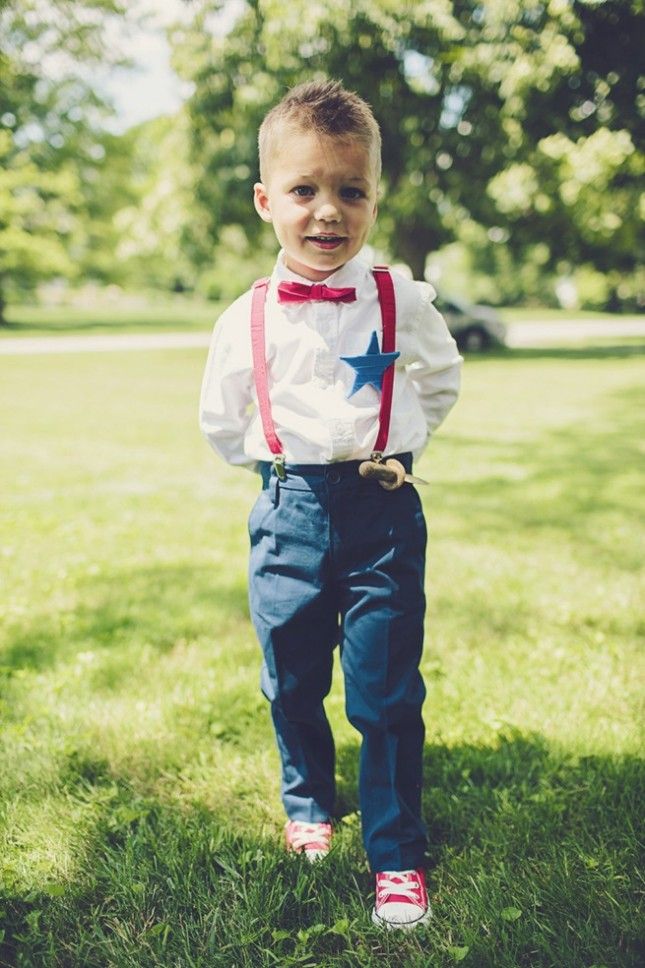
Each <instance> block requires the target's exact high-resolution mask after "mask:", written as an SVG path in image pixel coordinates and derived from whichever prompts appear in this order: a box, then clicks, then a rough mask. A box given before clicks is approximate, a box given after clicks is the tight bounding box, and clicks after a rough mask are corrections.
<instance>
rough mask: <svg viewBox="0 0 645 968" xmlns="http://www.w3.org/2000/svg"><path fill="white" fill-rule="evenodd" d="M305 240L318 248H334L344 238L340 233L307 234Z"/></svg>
mask: <svg viewBox="0 0 645 968" xmlns="http://www.w3.org/2000/svg"><path fill="white" fill-rule="evenodd" d="M306 239H307V242H311V243H313V245H315V246H317V247H318V248H319V249H335V248H336V247H337V246H339V245H340V244H341V243H342V242H344V241H345V239H344V238H343V237H342V236H340V235H326V234H325V235H323V234H320V235H307V236H306Z"/></svg>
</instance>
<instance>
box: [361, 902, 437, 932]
mask: <svg viewBox="0 0 645 968" xmlns="http://www.w3.org/2000/svg"><path fill="white" fill-rule="evenodd" d="M431 917H432V911H431V909H430V905H428V910H427V911H425V912H424V913H423V914H422V915H421V917H420V918H417V919H416V921H400V922H399V921H386V920H385V918H380V917H379V916H378V914H377V913H376V908H372V922H373V923H374V924H376V925H378V927H379V928H384V929H385V930H386V931H414V929H415V928H419V927H421V926H422V925H424V924H427V923H428V921H429V920H430V918H431Z"/></svg>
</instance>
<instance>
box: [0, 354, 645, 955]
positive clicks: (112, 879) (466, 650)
mask: <svg viewBox="0 0 645 968" xmlns="http://www.w3.org/2000/svg"><path fill="white" fill-rule="evenodd" d="M204 355H205V354H204V353H203V352H196V351H192V350H191V351H175V352H167V351H159V352H150V353H146V354H141V353H122V354H109V353H102V354H96V355H92V354H80V355H73V356H71V355H70V356H64V355H57V356H52V357H48V356H34V357H29V356H21V357H5V358H4V359H0V370H1V375H2V379H1V380H0V394H1V397H2V399H1V405H2V413H3V414H4V422H3V460H2V462H1V464H0V487H1V489H2V495H3V501H2V505H1V508H0V514H1V518H0V528H1V535H0V538H1V554H2V563H3V570H2V574H3V586H2V587H3V593H2V603H1V610H2V615H1V617H2V624H3V631H2V638H1V646H0V648H1V651H0V666H1V668H0V719H1V721H2V736H1V738H0V885H1V889H0V893H1V895H2V896H1V898H0V927H1V930H2V932H3V933H2V938H3V940H2V942H1V943H0V965H11V966H23V968H25V966H30V968H31V966H34V968H50V966H51V968H54V966H56V968H63V966H65V968H67V966H79V968H80V966H82V968H99V966H101V968H102V966H115V968H126V966H131V968H147V966H150V968H152V966H168V968H170V966H173V968H174V966H181V968H184V966H200V968H206V966H208V968H213V966H215V968H238V966H248V968H256V966H279V968H282V966H296V965H297V966H301V968H304V966H312V968H313V966H324V968H327V966H343V968H345V966H347V968H354V966H355V968H363V966H370V968H371V966H374V968H376V966H381V965H391V966H403V965H405V966H412V968H422V966H423V968H427V966H432V968H435V966H437V968H443V966H446V968H447V966H451V965H455V964H458V963H460V962H461V963H462V964H464V965H467V966H468V965H470V966H473V968H518V966H527V968H539V966H544V968H547V966H554V968H569V966H570V968H591V966H596V968H599V966H606V968H610V966H634V968H635V966H637V965H640V964H642V963H643V953H644V946H643V937H642V931H641V929H640V925H641V924H642V912H641V914H640V918H639V910H640V909H639V898H640V897H641V894H640V889H641V888H642V883H640V882H639V874H638V871H639V854H638V850H639V844H638V838H637V830H638V823H639V819H640V816H642V804H643V802H644V799H645V798H644V793H645V790H644V783H643V776H644V771H643V764H642V749H643V747H642V736H641V734H640V732H639V723H640V722H642V719H641V716H640V714H641V713H642V710H641V709H640V708H639V704H640V700H641V695H642V692H641V690H642V685H641V683H642V665H643V663H642V651H641V645H640V642H639V638H638V634H639V631H641V628H640V626H639V621H640V616H641V606H642V600H641V598H640V597H639V595H640V585H639V572H638V569H639V566H640V563H641V555H642V547H643V534H642V527H641V521H642V519H640V518H639V512H640V511H642V504H643V497H642V494H643V491H642V484H641V482H640V480H639V469H640V466H641V465H640V463H639V461H640V458H641V455H640V453H639V444H640V441H642V426H641V424H642V418H641V415H642V413H643V395H642V391H640V390H639V387H642V385H643V363H642V357H639V356H638V355H637V353H636V352H635V351H634V349H633V348H630V347H626V348H623V349H622V350H614V351H609V350H607V351H604V350H602V349H598V348H596V349H594V350H589V351H584V350H580V351H574V350H567V351H563V352H561V353H557V352H556V351H549V352H545V353H541V352H539V351H533V352H530V351H524V352H523V353H517V354H514V355H512V354H502V355H500V356H498V357H489V358H486V359H477V360H472V361H469V362H468V364H467V365H466V369H465V374H464V391H463V397H462V400H461V402H460V404H459V405H458V407H457V409H456V410H455V411H454V413H453V414H452V415H451V417H450V418H449V420H448V422H447V424H446V426H445V428H444V429H443V430H442V431H441V433H440V434H439V435H438V436H437V438H436V440H435V441H434V442H433V444H432V446H431V447H430V449H429V450H428V452H427V454H426V455H425V457H424V459H423V460H422V462H421V463H420V465H419V468H418V471H419V473H420V474H421V476H423V477H426V478H427V479H429V480H430V481H431V485H430V487H429V488H427V489H426V490H425V491H424V503H425V507H426V512H427V517H428V522H429V530H430V535H431V538H430V546H429V569H428V584H427V591H428V617H427V650H426V654H425V659H424V673H425V677H426V681H427V685H428V699H427V703H426V708H425V715H426V722H427V748H426V779H425V789H424V809H425V816H426V819H427V822H428V827H429V831H430V851H429V885H430V891H431V897H432V903H433V908H434V912H435V917H434V919H433V920H432V922H431V924H430V925H429V927H428V928H427V929H425V930H422V931H420V932H419V933H418V934H416V935H413V936H409V937H407V936H406V937H403V938H400V937H398V936H396V937H392V936H387V935H385V936H384V935H382V934H381V933H380V932H379V931H378V930H377V929H375V928H374V927H372V925H371V923H370V920H369V913H370V904H371V897H370V891H371V879H370V877H369V874H368V871H367V868H366V864H365V860H364V856H363V852H362V849H361V845H360V833H359V824H358V816H357V797H356V777H357V751H358V741H357V736H356V734H355V733H354V731H353V730H352V729H351V727H350V726H348V724H347V723H346V722H345V720H344V716H343V697H342V682H341V681H340V679H339V677H338V676H337V677H336V682H335V686H334V690H333V693H332V695H331V696H330V698H329V701H328V710H329V714H330V718H331V719H332V722H333V725H334V729H335V733H336V737H337V744H338V785H339V803H338V811H339V820H338V825H337V829H338V835H337V839H336V846H335V849H334V853H333V854H332V856H331V857H330V858H328V860H327V861H325V862H324V863H323V864H321V865H319V866H318V867H316V868H311V867H309V866H308V865H307V864H306V863H304V862H302V861H301V860H300V859H299V858H288V857H286V856H284V854H283V851H282V848H281V831H282V824H283V816H282V812H281V807H280V804H279V797H278V776H277V766H278V760H277V754H276V751H275V747H274V740H273V737H272V732H271V728H270V724H269V717H268V710H267V708H266V703H265V702H264V700H263V699H262V697H261V695H260V693H259V688H258V673H259V658H258V647H257V645H256V643H255V639H254V633H253V630H252V628H251V625H250V623H249V618H248V611H247V604H246V584H245V581H246V579H245V574H246V550H247V549H246V543H247V539H246V534H245V520H246V514H247V512H248V509H249V507H250V504H251V502H252V500H253V498H254V496H255V493H256V489H257V482H256V480H255V479H254V478H253V476H252V475H250V474H248V473H246V472H244V471H234V470H232V469H229V468H226V467H225V466H224V465H222V464H220V463H218V462H217V461H216V459H215V458H214V457H213V456H212V455H211V454H210V453H209V451H208V449H207V446H206V445H205V443H204V442H203V441H202V440H201V439H200V437H199V434H198V431H197V428H196V409H197V396H198V389H199V381H200V378H201V370H202V366H203V363H204ZM641 860H642V858H641ZM640 869H641V870H642V867H641V868H640Z"/></svg>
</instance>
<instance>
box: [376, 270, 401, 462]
mask: <svg viewBox="0 0 645 968" xmlns="http://www.w3.org/2000/svg"><path fill="white" fill-rule="evenodd" d="M372 271H373V273H374V279H375V280H376V287H377V289H378V301H379V303H380V306H381V319H382V321H383V337H382V346H381V353H393V352H394V350H395V347H396V301H395V298H394V284H393V282H392V276H391V275H390V272H389V269H388V268H387V266H374V268H373V270H372ZM393 391H394V363H392V365H391V366H388V368H387V370H386V371H385V373H384V374H383V386H382V389H381V409H380V412H379V429H378V434H377V437H376V442H375V444H374V451H373V452H372V460H376V461H378V460H380V459H381V457H382V456H383V452H384V450H385V446H386V444H387V438H388V434H389V432H390V414H391V413H392V393H393Z"/></svg>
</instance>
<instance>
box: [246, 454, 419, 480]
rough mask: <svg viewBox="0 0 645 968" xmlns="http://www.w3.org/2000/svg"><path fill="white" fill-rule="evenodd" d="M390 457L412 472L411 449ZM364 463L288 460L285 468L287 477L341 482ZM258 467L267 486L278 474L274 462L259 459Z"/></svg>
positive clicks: (352, 477) (354, 476)
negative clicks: (295, 461) (309, 462)
mask: <svg viewBox="0 0 645 968" xmlns="http://www.w3.org/2000/svg"><path fill="white" fill-rule="evenodd" d="M389 458H393V459H394V460H398V461H399V462H400V463H401V464H403V466H404V467H405V472H406V474H411V473H412V453H411V451H406V452H405V453H404V454H389V455H388V456H387V457H385V458H384V460H388V459H389ZM362 463H363V461H362V460H343V461H336V462H335V463H329V464H291V463H290V462H289V461H287V462H286V464H285V465H284V470H285V473H286V476H287V479H288V478H289V477H301V478H304V479H305V480H307V481H309V482H311V483H314V482H316V481H318V482H322V481H328V482H329V483H333V484H339V483H340V482H341V481H343V480H353V479H354V478H356V477H358V476H359V474H358V467H359V465H360V464H362ZM258 468H259V471H260V474H261V476H262V481H263V484H264V486H265V487H266V486H267V485H268V483H269V481H270V480H271V477H272V476H273V477H275V476H276V471H275V467H274V465H273V462H272V461H268V460H262V461H258Z"/></svg>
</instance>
